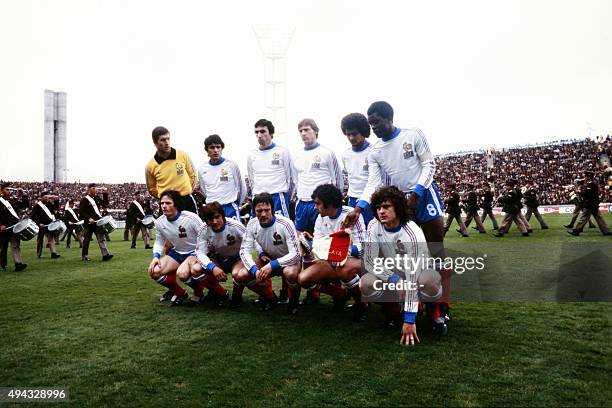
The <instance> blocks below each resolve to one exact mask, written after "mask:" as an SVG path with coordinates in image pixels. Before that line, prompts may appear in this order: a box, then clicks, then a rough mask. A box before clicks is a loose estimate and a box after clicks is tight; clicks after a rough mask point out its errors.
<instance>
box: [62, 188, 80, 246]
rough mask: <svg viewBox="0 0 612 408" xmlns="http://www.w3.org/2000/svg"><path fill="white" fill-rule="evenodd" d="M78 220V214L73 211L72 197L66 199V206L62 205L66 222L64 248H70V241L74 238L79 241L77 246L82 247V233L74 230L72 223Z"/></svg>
mask: <svg viewBox="0 0 612 408" xmlns="http://www.w3.org/2000/svg"><path fill="white" fill-rule="evenodd" d="M79 221H80V218H79V216H78V214H77V213H76V211H75V203H74V200H73V199H70V200H68V202H67V203H66V207H64V223H65V224H66V233H65V234H64V235H65V236H68V239H67V240H66V248H70V241H71V239H72V238H74V240H75V241H77V242H78V243H79V248H83V234H82V233H80V232H77V231H75V228H74V225H75V224H76V223H77V222H79Z"/></svg>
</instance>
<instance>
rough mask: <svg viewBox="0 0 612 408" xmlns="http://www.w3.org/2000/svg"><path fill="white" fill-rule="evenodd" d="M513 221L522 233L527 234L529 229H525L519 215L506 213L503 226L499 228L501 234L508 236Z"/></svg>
mask: <svg viewBox="0 0 612 408" xmlns="http://www.w3.org/2000/svg"><path fill="white" fill-rule="evenodd" d="M513 221H514V223H515V224H516V226H517V227H518V229H519V231H521V233H523V234H525V233H526V232H527V228H525V225H524V224H523V223H522V222H521V220H520V219H519V217H518V214H508V213H506V215H505V216H504V219H503V220H502V223H501V226H500V227H499V232H500V233H501V234H506V233H507V232H508V231H509V230H510V226H511V225H512V222H513Z"/></svg>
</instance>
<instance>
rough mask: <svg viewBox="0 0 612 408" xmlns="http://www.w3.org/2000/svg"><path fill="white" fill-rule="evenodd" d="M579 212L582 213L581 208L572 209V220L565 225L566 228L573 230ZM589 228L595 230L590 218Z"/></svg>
mask: <svg viewBox="0 0 612 408" xmlns="http://www.w3.org/2000/svg"><path fill="white" fill-rule="evenodd" d="M581 211H582V207H580V206H575V207H574V212H573V213H572V220H571V221H570V223H569V224H567V225H566V227H568V228H574V224H575V223H576V221H577V220H578V216H580V213H581ZM583 228H584V227H583ZM589 228H595V224H593V221H591V219H590V218H589ZM576 229H577V230H578V228H576ZM578 231H580V232H582V230H581V229H580V230H578Z"/></svg>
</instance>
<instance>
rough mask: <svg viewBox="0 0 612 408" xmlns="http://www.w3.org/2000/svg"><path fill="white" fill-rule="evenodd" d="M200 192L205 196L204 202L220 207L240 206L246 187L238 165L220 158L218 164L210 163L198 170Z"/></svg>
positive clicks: (244, 196)
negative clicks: (232, 204)
mask: <svg viewBox="0 0 612 408" xmlns="http://www.w3.org/2000/svg"><path fill="white" fill-rule="evenodd" d="M198 176H199V177H198V178H199V179H200V190H201V191H202V194H204V195H205V196H206V202H207V203H212V202H213V201H216V202H218V203H219V204H221V205H225V204H229V203H236V204H237V205H240V204H242V203H243V202H244V200H245V199H246V185H245V183H244V179H243V178H242V174H240V169H239V168H238V165H237V164H236V163H235V162H233V161H232V160H228V159H224V158H222V159H221V160H220V161H219V163H215V164H212V163H210V161H207V162H206V163H204V164H202V165H201V166H200V167H199V168H198Z"/></svg>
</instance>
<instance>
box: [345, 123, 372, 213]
mask: <svg viewBox="0 0 612 408" xmlns="http://www.w3.org/2000/svg"><path fill="white" fill-rule="evenodd" d="M340 128H341V129H342V133H344V135H345V136H346V138H347V139H348V141H349V143H350V144H351V147H350V148H349V149H346V150H345V151H344V152H343V153H342V166H343V167H344V171H346V173H347V175H348V205H349V207H353V208H355V205H356V204H357V200H359V197H361V194H362V193H363V190H364V189H365V186H366V184H367V182H368V174H369V171H368V154H369V153H370V150H371V145H370V143H368V141H367V140H366V138H368V137H370V124H369V123H368V118H366V117H365V116H363V115H362V114H361V113H351V114H348V115H346V116H345V117H343V118H342V122H340ZM361 216H362V217H363V221H364V223H365V225H368V224H369V223H370V221H371V220H372V218H374V215H373V214H372V211H371V210H370V207H369V206H366V207H365V208H364V209H363V211H362V213H361Z"/></svg>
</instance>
